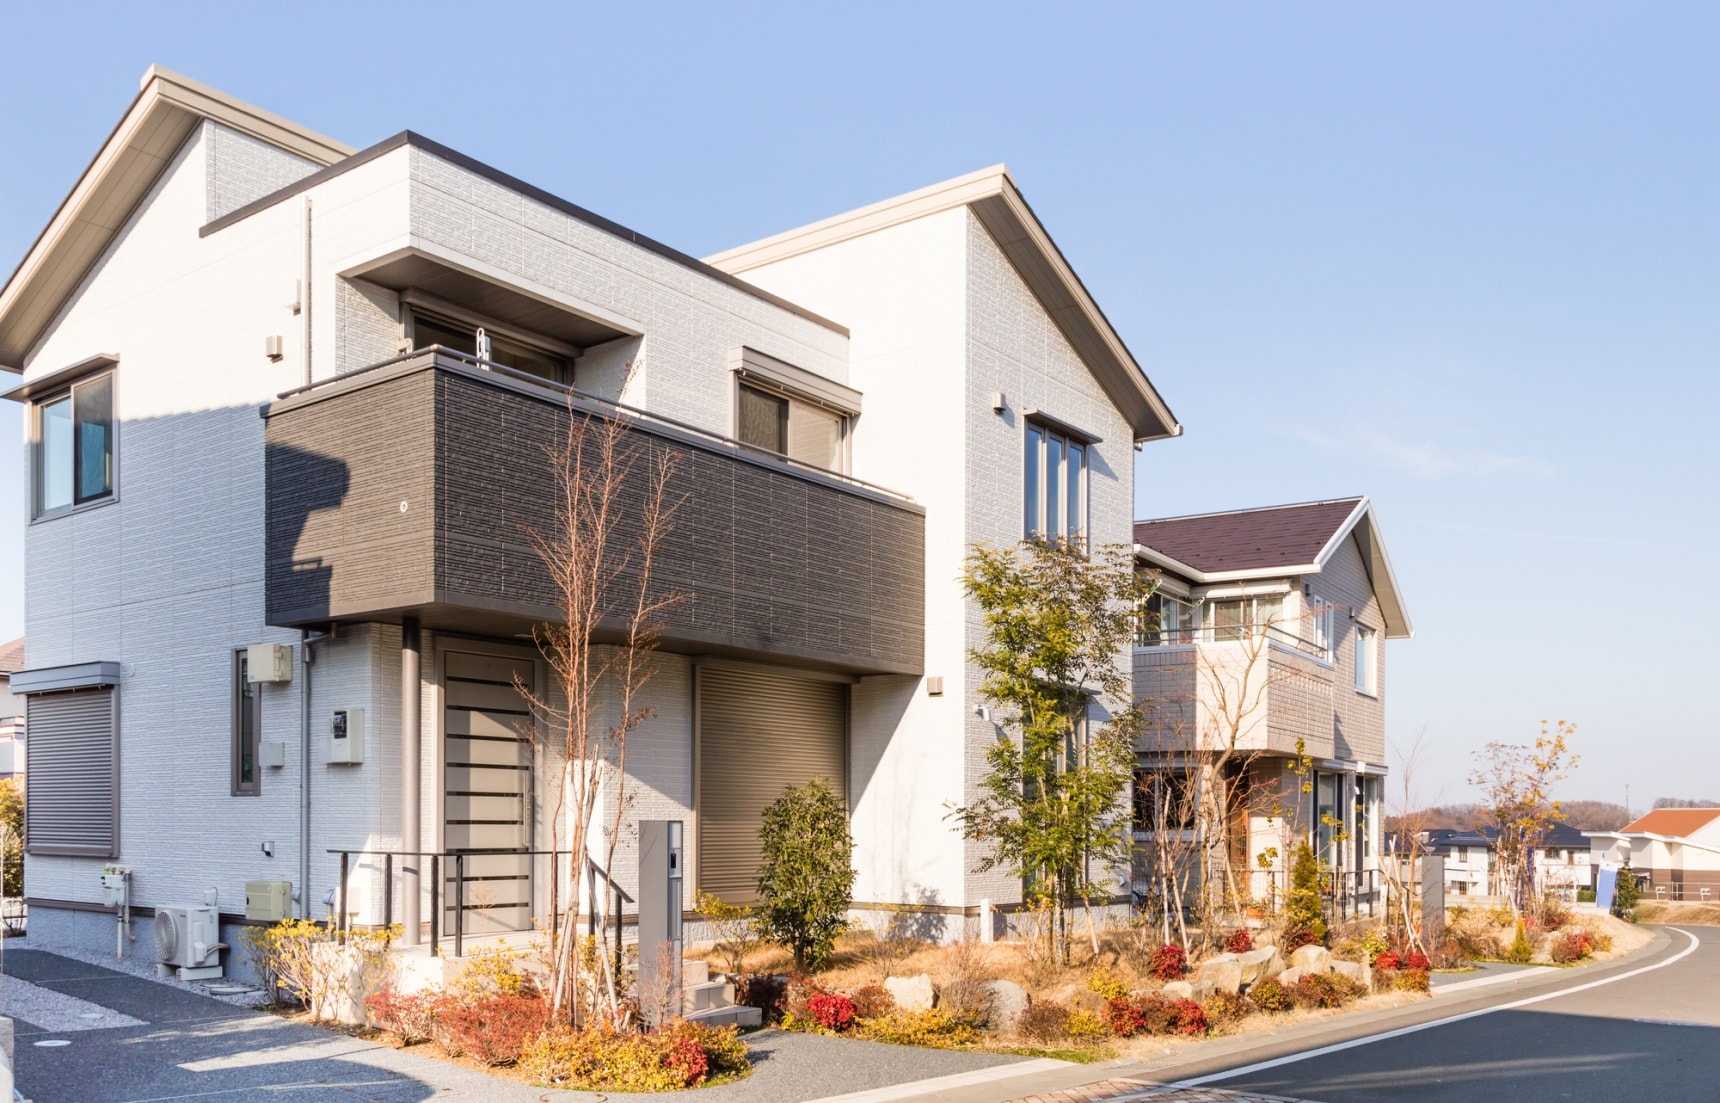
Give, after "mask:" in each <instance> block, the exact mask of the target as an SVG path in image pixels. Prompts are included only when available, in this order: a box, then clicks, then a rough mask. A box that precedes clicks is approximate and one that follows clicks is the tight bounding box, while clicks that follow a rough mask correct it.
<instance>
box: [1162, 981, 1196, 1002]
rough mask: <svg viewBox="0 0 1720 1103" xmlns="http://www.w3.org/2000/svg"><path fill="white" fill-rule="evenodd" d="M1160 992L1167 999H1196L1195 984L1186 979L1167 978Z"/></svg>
mask: <svg viewBox="0 0 1720 1103" xmlns="http://www.w3.org/2000/svg"><path fill="white" fill-rule="evenodd" d="M1159 994H1160V995H1162V996H1163V997H1164V998H1165V999H1167V1000H1192V999H1194V985H1192V984H1190V983H1189V982H1188V981H1186V980H1167V981H1166V982H1165V986H1164V987H1163V988H1162V989H1160V990H1159Z"/></svg>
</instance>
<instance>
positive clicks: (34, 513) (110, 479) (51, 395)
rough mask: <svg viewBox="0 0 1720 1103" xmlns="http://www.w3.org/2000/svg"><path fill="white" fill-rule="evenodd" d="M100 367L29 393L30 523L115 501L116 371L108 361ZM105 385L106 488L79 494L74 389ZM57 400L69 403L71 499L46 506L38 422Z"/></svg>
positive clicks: (43, 451) (44, 444)
mask: <svg viewBox="0 0 1720 1103" xmlns="http://www.w3.org/2000/svg"><path fill="white" fill-rule="evenodd" d="M108 363H109V365H110V366H108V367H106V368H105V369H104V370H99V371H92V372H90V373H88V374H87V375H82V376H79V377H78V378H76V379H72V380H69V381H66V382H64V383H61V384H59V385H58V386H55V387H53V388H52V389H51V390H46V391H44V392H43V393H41V394H39V395H31V397H30V411H29V425H28V428H29V456H30V485H29V487H28V488H27V489H28V505H29V510H30V523H31V524H35V523H36V522H38V521H51V520H53V519H54V518H56V517H66V516H69V515H71V514H74V513H82V512H83V511H84V510H88V509H100V508H101V507H102V506H105V505H111V504H112V503H114V502H117V501H119V372H118V371H116V370H114V367H113V366H112V362H111V361H109V362H108ZM104 382H105V383H106V384H107V385H108V411H107V468H108V470H107V489H106V490H104V491H103V492H102V493H100V494H94V495H89V496H87V497H86V496H80V493H79V483H80V481H81V480H80V479H79V471H80V468H81V463H80V460H81V458H82V455H81V454H82V451H83V448H82V445H81V442H80V440H79V433H78V399H77V396H78V392H80V391H82V390H83V389H84V388H86V387H90V386H94V385H96V384H99V383H104ZM61 401H66V402H69V403H70V404H71V444H70V447H71V450H72V456H71V483H72V486H71V501H70V502H69V503H68V504H66V505H61V506H54V507H52V508H49V507H47V505H46V504H45V499H46V497H47V494H46V490H47V488H46V486H45V484H44V475H45V474H46V470H47V468H46V464H45V463H44V456H45V454H46V451H47V442H46V441H45V440H44V439H43V432H42V423H43V417H44V415H45V414H46V412H47V409H48V407H50V406H53V405H55V404H57V403H59V402H61Z"/></svg>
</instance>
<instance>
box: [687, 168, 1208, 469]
mask: <svg viewBox="0 0 1720 1103" xmlns="http://www.w3.org/2000/svg"><path fill="white" fill-rule="evenodd" d="M964 206H965V207H967V208H968V209H969V210H971V211H973V213H974V216H975V217H976V218H978V219H979V221H980V224H981V225H983V226H984V227H985V228H986V230H987V231H988V232H989V233H990V234H991V236H992V238H993V240H995V241H996V242H997V245H998V248H1000V249H1002V250H1003V253H1004V255H1005V256H1006V257H1008V258H1009V261H1010V263H1011V264H1013V265H1014V266H1015V270H1016V272H1017V273H1019V274H1020V276H1021V279H1022V282H1024V283H1025V284H1027V287H1028V289H1029V290H1030V291H1032V292H1033V295H1034V297H1035V298H1037V299H1038V300H1039V303H1040V306H1041V307H1043V308H1044V310H1045V313H1046V314H1047V315H1049V316H1050V317H1051V319H1052V321H1053V322H1055V323H1056V325H1057V328H1058V329H1060V330H1062V332H1063V336H1064V337H1065V338H1066V339H1067V340H1068V342H1069V344H1070V346H1071V347H1072V348H1074V350H1075V352H1076V354H1077V355H1078V356H1080V357H1081V359H1082V361H1084V362H1085V363H1086V364H1087V367H1088V370H1090V371H1091V372H1092V373H1093V375H1094V377H1095V378H1096V379H1098V381H1099V384H1100V386H1102V387H1103V388H1104V390H1105V393H1106V395H1108V396H1109V397H1110V399H1111V401H1112V402H1113V403H1114V404H1115V405H1116V406H1117V408H1118V409H1119V410H1121V411H1122V413H1123V416H1124V417H1126V418H1127V419H1128V421H1129V424H1130V426H1131V427H1132V429H1133V432H1134V435H1135V439H1136V440H1137V441H1144V440H1159V439H1162V438H1164V437H1176V436H1181V435H1182V426H1181V425H1180V424H1178V423H1177V419H1176V415H1174V414H1172V413H1171V411H1170V407H1169V406H1167V405H1165V401H1164V399H1163V398H1162V397H1160V395H1159V392H1158V391H1157V389H1155V388H1154V387H1153V384H1152V381H1151V380H1149V379H1148V378H1147V373H1146V372H1145V371H1143V370H1142V368H1141V365H1140V364H1139V363H1137V362H1136V360H1135V357H1134V354H1133V353H1131V352H1130V351H1129V349H1128V346H1126V345H1124V344H1123V339H1122V338H1121V337H1120V336H1118V334H1117V331H1116V330H1115V329H1113V328H1112V327H1111V323H1110V321H1109V320H1108V319H1107V318H1106V317H1105V313H1104V311H1102V310H1100V309H1099V304H1098V303H1096V302H1094V301H1093V296H1092V295H1090V294H1089V293H1088V292H1087V288H1086V286H1085V285H1083V284H1082V282H1081V278H1080V277H1079V276H1077V275H1076V274H1075V269H1074V268H1072V267H1071V266H1070V264H1069V262H1068V260H1066V259H1065V258H1064V256H1063V253H1062V251H1061V250H1060V249H1058V248H1057V243H1056V242H1054V241H1053V240H1051V235H1050V234H1049V233H1047V232H1046V230H1045V225H1044V224H1043V223H1042V222H1040V221H1039V217H1038V216H1037V215H1035V214H1034V213H1033V208H1031V207H1029V206H1028V205H1027V200H1026V199H1025V198H1023V197H1022V194H1021V189H1019V188H1017V187H1016V185H1015V180H1014V178H1013V177H1011V176H1010V174H1009V169H1008V168H1006V167H1005V166H1003V165H993V166H992V167H991V168H987V169H981V170H980V171H978V172H973V173H969V174H968V175H966V176H958V177H956V178H955V179H954V180H946V181H944V182H943V183H941V184H933V185H932V186H930V187H927V188H921V189H920V190H919V191H913V192H909V193H908V194H906V195H900V196H897V197H896V198H894V199H886V200H884V201H883V202H880V203H874V204H872V205H871V206H868V207H861V208H860V209H859V210H854V211H849V212H847V213H846V214H839V215H836V216H834V217H832V218H827V219H824V220H823V221H822V222H814V223H812V224H811V225H809V226H802V227H800V228H799V229H796V230H789V231H786V232H784V233H780V234H777V235H775V236H773V237H767V238H765V239H764V240H762V241H755V242H753V243H751V244H749V245H741V246H737V247H736V248H733V249H729V250H726V251H724V252H721V253H717V254H716V255H714V256H710V257H706V258H705V260H706V262H707V263H709V264H711V265H713V266H715V267H717V268H720V269H722V270H723V271H725V272H729V273H732V274H734V275H737V276H738V275H740V274H742V273H744V272H748V271H751V270H752V269H755V268H761V267H763V266H765V265H767V264H774V263H775V262H777V261H780V260H785V259H787V258H789V257H794V256H799V255H801V254H803V253H810V252H813V251H815V250H818V249H823V248H826V247H828V246H831V245H835V244H837V243H839V242H843V241H848V240H850V239H853V238H857V237H863V236H865V235H866V234H871V233H876V232H877V231H879V230H884V229H888V228H889V227H891V226H897V225H900V224H902V223H904V222H911V221H913V220H914V219H918V218H924V217H926V216H928V215H933V214H938V213H940V212H943V211H947V210H953V209H955V208H957V207H964Z"/></svg>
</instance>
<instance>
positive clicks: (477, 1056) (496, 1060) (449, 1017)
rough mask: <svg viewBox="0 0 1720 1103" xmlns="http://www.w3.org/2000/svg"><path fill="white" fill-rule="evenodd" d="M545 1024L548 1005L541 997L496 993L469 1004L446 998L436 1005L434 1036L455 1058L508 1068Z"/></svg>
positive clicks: (541, 1031) (546, 1022)
mask: <svg viewBox="0 0 1720 1103" xmlns="http://www.w3.org/2000/svg"><path fill="white" fill-rule="evenodd" d="M548 1022H549V1004H548V1003H547V1002H546V1001H545V1000H544V999H543V998H542V997H540V996H535V995H533V996H521V995H513V994H509V993H506V992H498V993H496V994H495V995H493V996H489V997H486V998H484V999H481V1000H475V1001H473V1002H471V1003H467V1002H465V1001H463V1000H459V999H456V998H453V997H446V996H445V997H443V998H442V999H441V1000H439V1001H438V1002H437V1005H436V1026H435V1034H434V1036H435V1038H436V1041H437V1042H438V1043H440V1044H441V1046H442V1048H443V1049H445V1050H447V1051H448V1052H449V1053H450V1054H453V1055H455V1056H459V1055H462V1054H463V1055H465V1056H467V1057H470V1058H472V1059H473V1060H474V1061H481V1062H482V1063H484V1064H486V1065H511V1064H513V1063H514V1062H515V1061H517V1060H519V1057H520V1050H521V1049H523V1048H524V1047H525V1044H526V1043H527V1042H529V1041H531V1039H533V1038H534V1037H536V1036H537V1035H539V1034H541V1033H543V1029H544V1027H545V1026H546V1025H547V1024H548Z"/></svg>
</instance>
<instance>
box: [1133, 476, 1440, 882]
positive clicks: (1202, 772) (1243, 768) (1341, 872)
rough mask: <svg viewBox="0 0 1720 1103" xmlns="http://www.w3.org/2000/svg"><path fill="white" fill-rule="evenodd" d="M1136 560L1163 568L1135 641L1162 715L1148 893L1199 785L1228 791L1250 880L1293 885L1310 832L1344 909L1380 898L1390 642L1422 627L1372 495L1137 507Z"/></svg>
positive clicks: (1229, 832) (1138, 674) (1149, 811)
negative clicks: (1147, 511) (1176, 512)
mask: <svg viewBox="0 0 1720 1103" xmlns="http://www.w3.org/2000/svg"><path fill="white" fill-rule="evenodd" d="M1135 557H1136V562H1137V564H1138V566H1139V569H1141V570H1143V571H1150V572H1152V573H1153V574H1154V575H1155V577H1156V579H1157V592H1156V593H1155V594H1154V595H1153V596H1152V598H1151V599H1150V600H1149V602H1148V606H1147V609H1146V615H1145V617H1144V618H1143V621H1142V625H1141V630H1140V632H1139V634H1138V636H1137V638H1136V640H1135V648H1134V667H1135V669H1134V675H1135V693H1136V696H1137V698H1139V699H1140V701H1141V703H1142V704H1143V706H1144V707H1145V708H1146V709H1147V711H1148V715H1149V725H1148V730H1147V731H1146V732H1145V734H1144V735H1143V737H1142V739H1141V742H1140V744H1139V746H1138V747H1137V751H1138V754H1137V763H1136V771H1137V784H1136V788H1137V793H1138V796H1137V800H1136V828H1137V831H1136V834H1137V843H1138V846H1137V852H1138V854H1139V855H1140V858H1139V860H1138V861H1137V873H1136V879H1137V891H1141V885H1140V883H1141V882H1142V881H1143V879H1144V880H1145V881H1146V883H1147V885H1148V886H1149V887H1148V889H1147V891H1151V890H1150V885H1151V882H1152V879H1153V874H1152V873H1151V872H1150V871H1149V869H1148V867H1149V866H1152V865H1154V864H1155V863H1159V862H1162V861H1164V859H1162V858H1160V857H1159V856H1158V855H1159V854H1160V850H1159V849H1157V848H1155V845H1154V840H1155V839H1156V838H1159V837H1160V836H1159V833H1160V832H1163V831H1166V830H1175V831H1182V832H1184V833H1187V832H1188V831H1189V830H1190V829H1191V828H1192V823H1191V822H1190V820H1191V818H1190V817H1189V816H1188V814H1187V808H1188V805H1189V803H1190V796H1189V795H1190V794H1200V793H1208V794H1218V799H1219V800H1221V801H1223V802H1224V804H1225V806H1226V813H1225V815H1224V817H1223V818H1224V827H1223V830H1224V834H1225V846H1224V851H1223V853H1224V861H1223V864H1224V865H1225V866H1226V867H1227V868H1228V876H1229V877H1231V878H1232V879H1233V884H1234V885H1235V888H1236V891H1237V892H1238V893H1239V894H1240V895H1243V896H1246V897H1251V898H1254V899H1257V900H1265V899H1268V898H1270V897H1271V896H1273V895H1274V894H1282V892H1283V891H1284V889H1285V886H1286V872H1287V869H1288V866H1289V858H1290V854H1291V852H1292V850H1293V848H1294V846H1295V845H1296V841H1297V840H1298V838H1300V837H1304V836H1305V837H1308V838H1310V840H1311V841H1312V842H1313V844H1314V846H1315V849H1316V850H1317V851H1318V852H1319V856H1320V861H1321V864H1322V865H1323V866H1324V867H1325V869H1326V870H1328V871H1330V872H1329V876H1328V877H1327V878H1326V883H1327V884H1328V885H1330V886H1332V891H1333V894H1334V896H1335V897H1336V899H1335V900H1334V905H1335V906H1336V907H1337V908H1338V910H1339V911H1341V912H1349V911H1356V912H1361V913H1364V914H1365V913H1368V912H1369V911H1370V910H1371V909H1373V908H1374V907H1375V906H1377V905H1378V904H1379V903H1380V902H1381V900H1382V899H1383V897H1382V893H1383V887H1384V886H1383V884H1382V881H1381V879H1380V876H1379V873H1380V847H1381V845H1382V842H1383V838H1382V829H1383V820H1382V813H1381V807H1382V785H1383V782H1384V779H1385V775H1386V758H1385V749H1386V748H1385V696H1386V692H1385V687H1386V679H1385V672H1386V665H1385V641H1386V640H1387V639H1404V638H1407V637H1409V636H1410V635H1411V634H1412V632H1411V628H1410V623H1409V616H1408V613H1407V612H1406V610H1405V608H1404V600H1403V595H1402V594H1401V593H1400V592H1399V591H1398V586H1397V579H1396V578H1395V576H1394V575H1393V573H1392V568H1391V560H1390V559H1389V558H1388V557H1387V555H1386V550H1385V544H1384V542H1383V540H1382V539H1381V537H1380V532H1379V527H1378V523H1377V521H1376V520H1375V517H1374V511H1373V506H1372V504H1371V503H1370V502H1369V501H1368V499H1367V498H1365V497H1355V498H1341V499H1336V500H1331V501H1320V502H1303V503H1298V504H1294V505H1283V506H1269V507H1265V508H1259V509H1244V510H1233V511H1230V512H1226V513H1206V514H1198V515H1194V516H1187V517H1171V518H1165V519H1162V520H1149V521H1139V522H1136V524H1135ZM1298 747H1300V748H1301V749H1302V752H1303V753H1304V754H1306V756H1307V759H1308V762H1307V767H1306V776H1305V777H1299V776H1297V775H1296V773H1295V772H1294V770H1295V764H1296V761H1297V753H1298ZM1304 782H1305V783H1306V785H1307V792H1306V795H1304V792H1303V783H1304ZM1199 799H1205V798H1199ZM1173 806H1176V807H1173ZM1173 817H1174V818H1176V819H1178V820H1181V821H1183V822H1181V823H1170V822H1168V821H1169V819H1170V818H1173ZM1225 875H1226V871H1225V870H1209V871H1208V876H1225Z"/></svg>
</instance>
